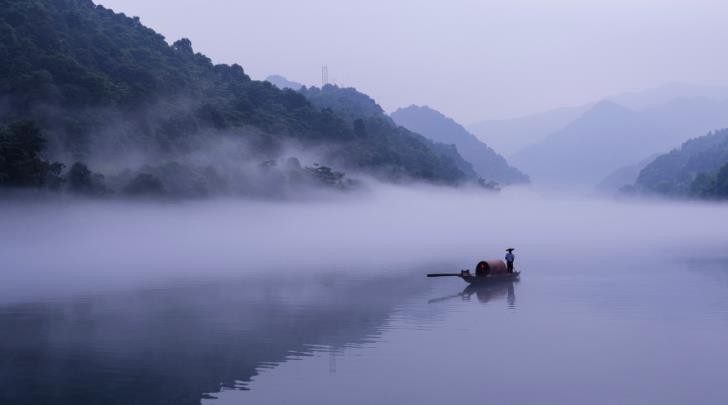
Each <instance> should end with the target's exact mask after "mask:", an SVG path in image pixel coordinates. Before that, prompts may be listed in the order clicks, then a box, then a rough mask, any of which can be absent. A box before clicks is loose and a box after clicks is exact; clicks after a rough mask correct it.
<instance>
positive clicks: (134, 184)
mask: <svg viewBox="0 0 728 405" xmlns="http://www.w3.org/2000/svg"><path fill="white" fill-rule="evenodd" d="M124 194H126V195H129V196H133V197H141V196H164V195H166V194H167V190H166V189H165V188H164V184H162V181H161V180H159V179H158V178H157V177H155V176H154V175H152V174H149V173H139V174H138V175H137V176H136V177H135V178H134V179H133V180H132V181H130V182H129V184H127V185H126V187H124Z"/></svg>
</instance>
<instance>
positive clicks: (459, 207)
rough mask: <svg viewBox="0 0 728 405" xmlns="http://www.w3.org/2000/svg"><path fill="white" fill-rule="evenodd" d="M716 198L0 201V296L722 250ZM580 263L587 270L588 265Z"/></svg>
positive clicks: (441, 191)
mask: <svg viewBox="0 0 728 405" xmlns="http://www.w3.org/2000/svg"><path fill="white" fill-rule="evenodd" d="M724 209H725V206H724V205H720V204H700V203H683V202H664V201H645V200H622V201H617V200H609V199H598V198H587V197H578V196H569V195H543V194H539V193H536V192H534V191H532V190H530V189H528V188H522V189H519V188H511V189H508V190H505V191H504V192H502V193H496V194H492V193H485V192H482V191H477V190H460V189H453V188H436V187H425V186H422V187H411V188H397V187H393V186H380V187H378V188H376V189H373V191H371V192H366V193H365V192H361V193H352V194H348V195H342V196H337V197H334V198H332V199H320V200H313V201H311V200H309V201H286V202H281V201H277V202H271V201H267V200H258V201H255V200H240V199H217V200H206V201H188V202H174V203H172V202H164V203H154V202H135V203H128V202H121V201H94V200H71V201H68V202H67V203H65V204H53V205H46V204H43V203H33V204H27V203H24V204H16V203H13V202H10V201H6V202H3V207H2V210H1V212H0V217H1V218H0V222H1V223H2V224H3V227H2V232H0V255H1V256H2V257H3V258H4V263H5V265H4V267H5V271H4V274H5V281H4V282H3V283H2V286H1V287H0V290H2V297H3V300H14V299H23V297H28V298H31V297H33V296H34V295H43V294H50V295H53V294H56V293H61V294H62V293H64V292H73V291H76V292H81V291H84V290H92V289H97V288H118V287H120V286H124V285H126V286H134V285H139V284H140V283H148V282H164V281H168V280H173V279H186V278H195V279H199V278H209V277H220V276H233V277H236V276H241V275H246V276H247V275H260V274H271V273H275V274H276V275H277V276H281V277H290V276H301V275H303V274H306V273H318V272H321V271H325V269H336V272H346V273H357V272H362V273H367V274H372V273H375V274H376V273H388V272H391V271H394V269H397V268H403V267H407V268H416V267H417V266H419V265H430V264H433V263H439V264H443V265H447V266H452V267H451V268H447V269H445V268H443V270H448V271H450V270H451V271H456V270H459V269H461V268H472V267H473V266H474V264H475V262H476V261H477V260H480V259H482V258H500V256H501V255H502V253H503V250H504V249H505V248H507V247H516V248H517V253H518V256H517V257H518V263H519V265H520V266H521V267H522V268H523V269H525V270H526V271H528V272H529V273H536V274H538V273H539V272H541V271H546V269H548V272H549V273H553V272H560V271H562V270H560V268H561V267H563V266H578V263H580V261H581V260H582V259H584V258H595V257H597V258H601V259H604V260H610V261H612V262H613V263H614V264H615V266H614V268H615V270H619V269H620V268H622V267H623V266H624V264H626V263H629V262H630V261H632V260H634V259H635V258H636V257H639V258H649V257H663V256H669V257H674V258H680V257H714V256H721V255H724V254H725V250H724V248H725V246H727V245H728V233H726V232H725V231H724V230H725V229H728V218H726V217H725V215H721V213H722V211H723V210H724ZM585 271H586V270H585Z"/></svg>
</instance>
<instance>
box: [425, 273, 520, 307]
mask: <svg viewBox="0 0 728 405" xmlns="http://www.w3.org/2000/svg"><path fill="white" fill-rule="evenodd" d="M501 281H502V282H494V283H477V284H470V285H469V286H467V287H465V289H464V290H463V291H462V292H460V293H457V294H453V295H448V296H445V297H441V298H435V299H431V300H429V301H428V303H430V304H434V303H437V302H442V301H447V300H450V299H453V298H462V300H463V301H469V300H470V299H471V297H472V296H473V295H475V297H476V298H477V299H478V302H480V303H482V304H485V303H488V302H490V301H492V300H497V299H501V298H504V297H505V298H506V301H507V302H508V306H509V307H511V308H514V307H515V305H516V291H515V284H516V282H517V280H510V281H503V280H501Z"/></svg>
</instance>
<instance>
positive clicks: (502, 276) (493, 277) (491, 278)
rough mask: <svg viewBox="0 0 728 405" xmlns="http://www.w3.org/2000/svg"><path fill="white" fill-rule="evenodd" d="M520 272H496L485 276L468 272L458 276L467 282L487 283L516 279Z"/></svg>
mask: <svg viewBox="0 0 728 405" xmlns="http://www.w3.org/2000/svg"><path fill="white" fill-rule="evenodd" d="M520 275H521V273H520V272H518V271H514V272H513V273H496V274H488V275H487V276H473V275H470V274H466V275H461V276H460V278H462V279H463V280H465V282H466V283H468V284H488V283H498V282H501V281H517V280H518V279H519V277H520Z"/></svg>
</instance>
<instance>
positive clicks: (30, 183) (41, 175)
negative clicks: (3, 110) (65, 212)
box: [0, 121, 63, 188]
mask: <svg viewBox="0 0 728 405" xmlns="http://www.w3.org/2000/svg"><path fill="white" fill-rule="evenodd" d="M45 145H46V140H45V138H43V136H42V135H41V132H40V129H38V127H37V126H36V125H35V124H34V123H33V122H30V121H20V122H16V123H14V124H12V125H10V126H9V127H8V128H2V127H0V186H6V187H36V188H39V187H43V186H46V185H49V184H50V185H57V184H58V182H59V181H60V180H59V174H60V172H61V170H62V169H63V165H61V164H60V163H50V162H47V161H45V160H44V159H42V158H41V156H40V154H41V152H42V151H43V149H44V148H45Z"/></svg>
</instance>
